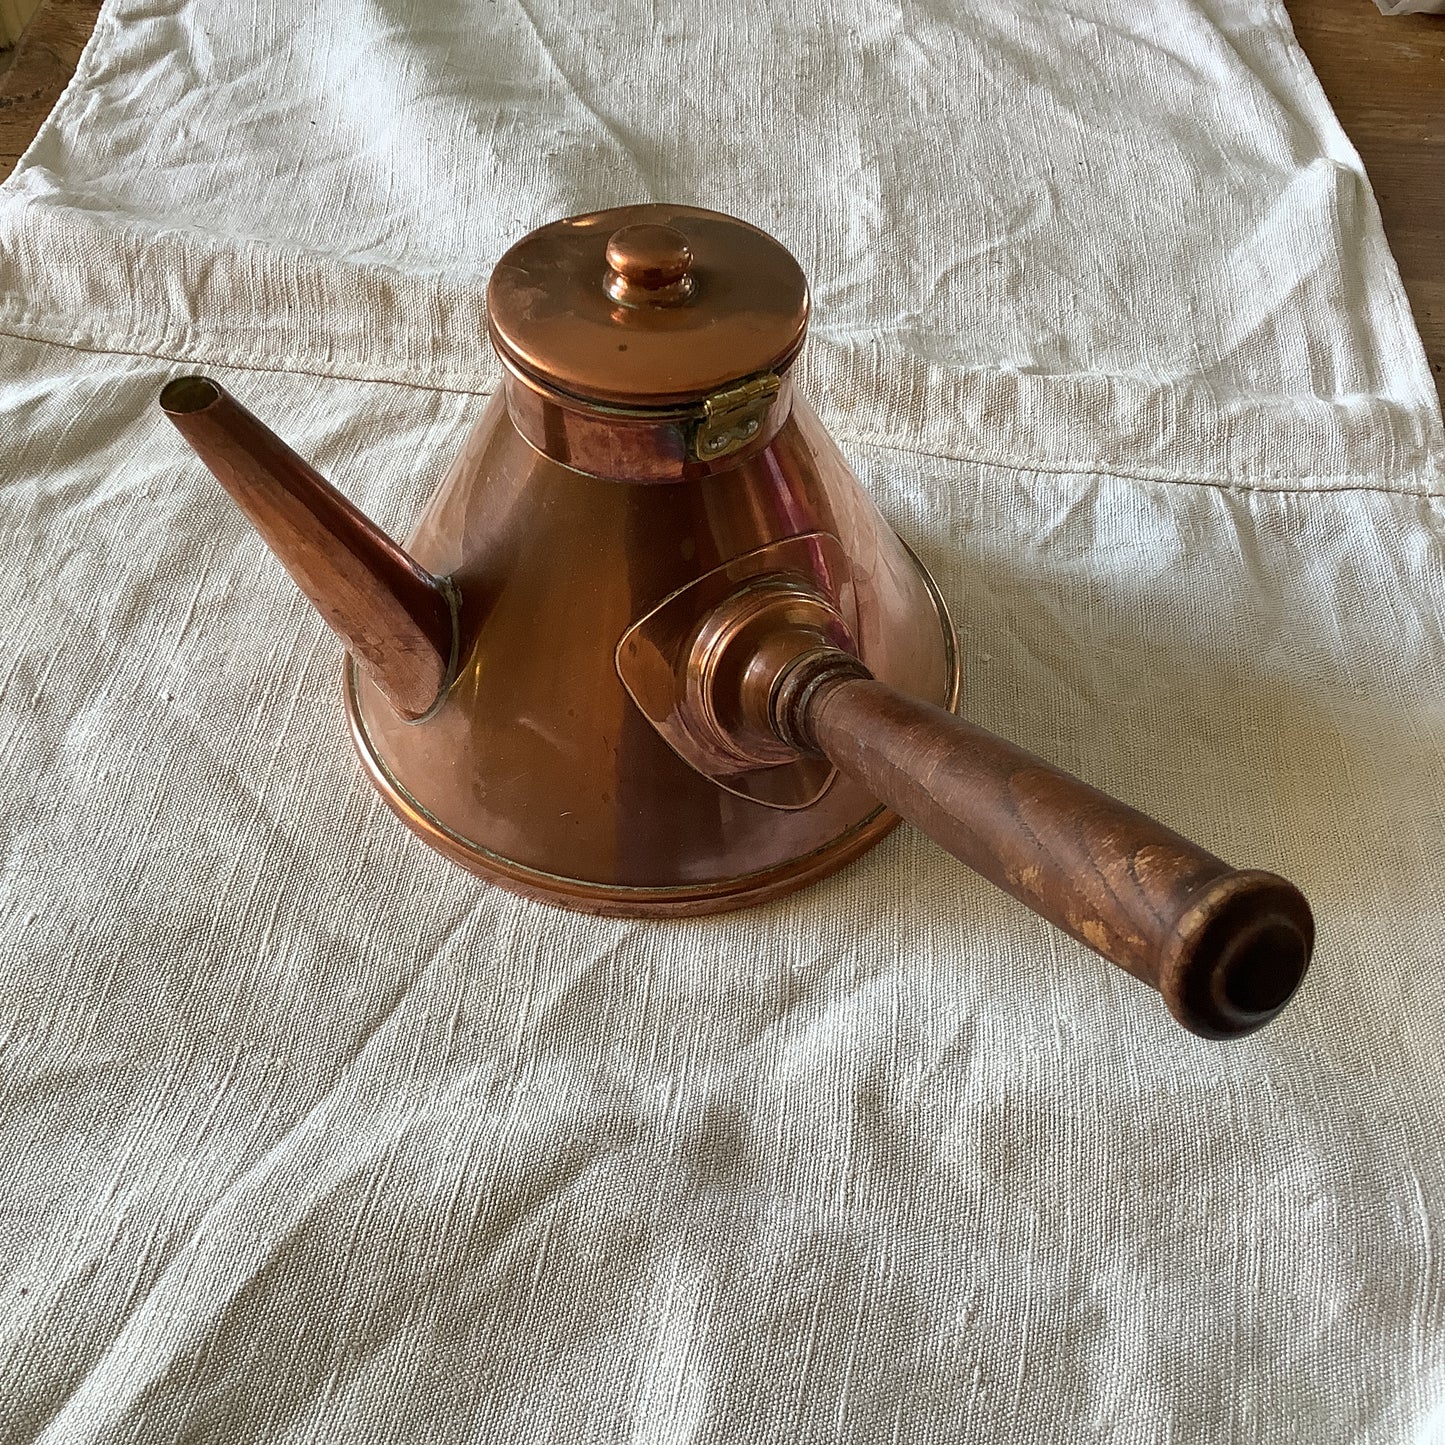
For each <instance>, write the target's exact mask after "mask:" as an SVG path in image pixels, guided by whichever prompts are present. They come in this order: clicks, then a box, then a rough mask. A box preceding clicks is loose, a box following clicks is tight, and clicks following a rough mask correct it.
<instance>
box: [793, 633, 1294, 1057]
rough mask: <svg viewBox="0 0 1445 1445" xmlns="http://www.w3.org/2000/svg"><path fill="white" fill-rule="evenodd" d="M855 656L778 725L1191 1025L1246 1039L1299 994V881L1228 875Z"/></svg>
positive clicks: (816, 680)
mask: <svg viewBox="0 0 1445 1445" xmlns="http://www.w3.org/2000/svg"><path fill="white" fill-rule="evenodd" d="M851 662H852V660H851V659H848V660H847V661H846V662H840V663H838V664H835V665H834V666H833V667H832V669H831V670H829V669H828V668H827V667H824V668H823V669H821V670H815V671H814V676H813V678H812V679H811V680H810V681H807V682H806V683H805V684H804V685H801V686H796V687H794V688H792V689H790V690H789V693H788V696H787V697H786V699H784V702H785V705H786V706H787V707H788V709H789V710H790V711H789V713H788V715H787V716H781V715H780V716H779V725H780V730H783V731H785V732H786V733H788V734H789V735H791V736H792V737H793V738H795V739H797V740H798V741H800V742H802V743H805V744H812V746H813V748H814V750H815V751H817V752H820V753H822V754H824V755H825V756H826V757H827V758H829V759H830V760H831V761H832V762H833V763H834V765H835V766H836V767H837V768H838V770H839V771H840V772H842V773H845V774H847V775H848V776H849V777H850V778H853V779H855V780H856V781H857V782H859V783H861V784H862V785H863V786H864V787H866V788H868V789H869V791H871V792H872V793H873V794H874V795H875V796H876V797H877V798H878V799H880V801H882V802H883V803H886V804H887V805H888V807H890V808H892V809H893V810H894V811H895V812H897V813H901V814H902V815H903V817H905V818H907V819H908V820H909V821H910V822H912V823H914V824H916V825H917V826H918V827H920V828H922V829H923V831H924V832H925V833H927V834H929V835H930V836H931V837H932V838H934V839H936V840H937V841H938V842H939V843H941V844H942V845H943V847H945V848H946V849H947V850H948V851H949V852H950V853H952V854H953V856H954V857H955V858H958V859H960V860H961V861H962V862H964V863H967V864H968V866H969V867H970V868H973V869H975V870H976V871H977V872H979V873H981V874H983V876H984V877H985V878H987V879H988V880H989V881H990V882H992V883H995V884H997V885H998V886H999V887H1000V888H1002V889H1004V890H1005V891H1006V892H1008V893H1011V894H1013V896H1014V897H1015V898H1017V899H1019V900H1020V901H1021V902H1023V903H1026V904H1027V905H1028V906H1029V907H1030V908H1032V909H1033V910H1034V911H1035V912H1036V913H1039V914H1041V915H1042V916H1043V917H1044V918H1047V919H1048V920H1049V922H1051V923H1054V924H1057V925H1058V927H1060V928H1062V929H1063V930H1064V931H1065V932H1066V933H1069V934H1072V935H1073V937H1075V938H1077V939H1078V940H1079V941H1080V942H1081V943H1085V944H1087V945H1088V946H1089V947H1090V948H1092V949H1094V950H1096V951H1097V952H1099V953H1101V954H1103V956H1104V957H1105V958H1107V959H1108V960H1109V961H1110V962H1111V963H1116V964H1118V965H1119V966H1120V967H1121V968H1124V969H1127V970H1128V971H1129V972H1130V973H1132V974H1133V975H1134V976H1135V977H1136V978H1140V979H1142V980H1143V981H1144V982H1145V983H1147V984H1149V985H1151V986H1152V987H1153V988H1156V989H1158V990H1159V992H1160V993H1162V994H1163V995H1164V1000H1165V1002H1166V1003H1167V1004H1168V1006H1169V1011H1170V1012H1171V1013H1172V1014H1173V1015H1174V1017H1175V1018H1176V1019H1178V1020H1179V1022H1180V1023H1182V1024H1183V1025H1184V1027H1185V1028H1187V1029H1190V1030H1192V1031H1193V1032H1194V1033H1197V1034H1202V1035H1204V1036H1205V1037H1206V1038H1224V1037H1228V1036H1231V1035H1235V1034H1244V1033H1249V1032H1251V1031H1252V1030H1254V1029H1257V1028H1259V1027H1260V1026H1261V1025H1262V1024H1265V1023H1267V1022H1268V1021H1269V1020H1270V1019H1271V1018H1273V1017H1274V1015H1275V1014H1277V1013H1278V1012H1279V1011H1280V1009H1282V1008H1283V1007H1284V1005H1285V1004H1286V1003H1287V1002H1288V1001H1289V998H1290V995H1291V994H1293V993H1294V991H1295V988H1296V987H1297V986H1298V984H1299V981H1300V979H1301V978H1302V977H1303V976H1304V972H1305V969H1306V967H1307V966H1308V964H1309V957H1310V949H1311V947H1312V946H1313V943H1314V922H1313V919H1312V918H1311V915H1310V909H1309V904H1308V903H1306V902H1305V899H1304V897H1303V896H1302V895H1301V893H1300V892H1299V890H1298V889H1297V888H1295V886H1294V885H1293V884H1292V883H1289V882H1287V881H1286V880H1285V879H1283V878H1280V877H1277V876H1276V875H1275V874H1273V873H1262V872H1253V871H1246V872H1242V871H1239V870H1236V869H1233V868H1231V867H1230V866H1229V865H1228V864H1227V863H1224V862H1222V861H1221V860H1220V859H1218V858H1216V857H1214V856H1213V854H1211V853H1206V852H1205V851H1204V849H1202V848H1200V847H1198V846H1197V845H1196V844H1194V843H1191V842H1190V841H1189V840H1188V839H1187V838H1183V837H1181V836H1180V835H1179V834H1178V833H1175V832H1174V831H1173V830H1172V829H1169V828H1166V827H1165V826H1164V825H1163V824H1162V823H1157V822H1155V821H1154V820H1153V819H1152V818H1148V817H1146V816H1145V815H1144V814H1143V813H1140V812H1137V811H1136V810H1135V809H1133V808H1130V807H1128V806H1126V805H1125V804H1124V803H1121V802H1119V801H1118V800H1117V799H1114V798H1111V797H1109V796H1108V795H1107V794H1106V793H1101V792H1100V791H1099V790H1098V789H1097V788H1091V787H1090V786H1089V785H1088V784H1087V783H1084V782H1081V781H1080V780H1079V779H1078V778H1076V777H1074V776H1073V775H1072V774H1070V773H1066V772H1064V771H1063V770H1062V769H1060V768H1056V767H1053V766H1052V765H1051V764H1049V763H1046V762H1044V761H1043V759H1042V758H1038V757H1035V756H1034V755H1033V754H1032V753H1029V752H1025V751H1024V749H1022V748H1020V747H1015V746H1014V745H1013V744H1012V743H1010V742H1006V741H1005V740H1004V739H1003V738H1000V737H996V736H994V734H992V733H989V732H986V731H984V729H982V728H979V727H975V726H974V725H973V724H971V723H968V722H965V721H963V719H961V718H958V717H955V716H954V715H953V714H952V713H949V712H945V711H944V710H943V709H942V708H939V707H934V706H932V705H931V704H929V703H925V702H918V701H916V700H914V699H911V698H907V697H903V696H901V695H900V694H899V693H896V692H894V691H893V690H892V689H891V688H889V687H885V686H884V685H883V684H882V683H879V682H877V681H875V680H874V679H873V678H871V677H868V676H866V675H859V674H860V672H861V668H860V667H859V666H858V665H857V664H856V663H852V665H851V666H849V665H848V664H849V663H851Z"/></svg>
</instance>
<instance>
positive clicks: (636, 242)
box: [603, 222, 697, 306]
mask: <svg viewBox="0 0 1445 1445" xmlns="http://www.w3.org/2000/svg"><path fill="white" fill-rule="evenodd" d="M606 256H607V265H608V272H607V279H606V281H605V282H604V283H603V284H604V286H605V288H606V291H607V294H608V295H609V296H610V297H611V298H612V299H613V300H614V301H619V302H621V303H622V305H624V306H681V305H682V304H683V303H684V302H685V301H687V300H688V298H689V297H690V296H692V294H693V292H694V291H696V290H697V279H696V277H694V276H693V274H692V271H691V267H692V247H691V246H689V245H688V244H687V237H686V236H684V235H683V234H682V232H681V231H679V230H676V229H675V228H674V227H672V226H658V225H651V224H648V223H646V222H644V223H643V224H641V225H633V226H623V227H622V229H621V230H620V231H614V232H613V233H612V235H611V237H610V238H609V239H608V242H607V252H606Z"/></svg>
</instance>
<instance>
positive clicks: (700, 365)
mask: <svg viewBox="0 0 1445 1445" xmlns="http://www.w3.org/2000/svg"><path fill="white" fill-rule="evenodd" d="M807 327H808V283H807V280H806V279H805V277H804V276H803V272H802V268H801V267H800V266H799V265H798V263H797V261H795V260H794V259H793V257H792V255H791V254H790V253H789V252H788V250H787V248H786V247H785V246H783V245H781V244H780V243H779V242H778V241H775V240H774V239H773V238H772V237H771V236H769V235H768V234H767V232H766V231H760V230H759V229H758V228H757V227H756V226H750V225H749V224H748V223H747V222H746V221H739V220H737V219H736V218H734V217H732V216H725V215H723V214H722V213H721V212H718V211H707V210H703V209H701V208H700V207H697V206H669V205H645V206H619V207H617V208H615V209H613V210H609V211H594V212H592V213H591V214H590V215H585V216H571V217H568V218H567V219H566V220H562V221H553V222H552V223H551V224H550V225H547V226H541V227H539V228H538V229H537V230H535V231H533V232H531V233H530V234H529V235H526V236H524V237H522V239H521V240H520V241H518V242H517V243H516V245H514V246H513V247H512V248H511V249H510V250H509V251H508V252H507V253H506V254H505V255H504V256H503V257H502V259H501V260H500V261H498V262H497V267H496V270H495V271H493V272H492V279H491V282H490V284H489V285H488V287H487V329H488V331H489V333H490V335H491V338H492V344H493V345H494V346H495V347H496V348H497V351H498V353H499V354H500V355H501V357H502V359H503V361H505V362H506V363H507V365H508V366H509V367H511V368H512V369H513V370H514V371H516V372H519V373H521V374H523V375H524V376H525V377H526V378H527V379H528V380H529V381H532V382H536V383H540V384H541V385H542V386H545V387H548V388H551V389H553V390H555V391H558V392H561V393H565V394H566V396H568V397H570V398H572V399H574V400H576V401H582V402H587V403H595V404H597V405H599V406H603V407H606V408H608V409H616V408H629V407H635V408H639V409H642V408H645V409H648V410H653V409H657V408H667V409H672V408H674V407H689V408H690V407H693V406H696V405H699V404H701V403H702V402H703V401H705V400H706V399H707V398H708V397H709V396H711V395H713V394H714V393H715V392H718V391H724V390H728V389H729V388H732V387H735V386H737V385H739V384H740V383H741V382H744V381H748V380H750V379H752V378H754V377H760V376H762V375H764V374H765V373H767V372H781V371H783V370H784V369H785V368H786V367H788V366H790V365H791V364H792V362H793V359H794V358H795V357H796V356H797V354H798V350H799V348H800V347H801V346H802V344H803V337H804V335H805V333H806V331H807Z"/></svg>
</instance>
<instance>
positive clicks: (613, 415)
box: [502, 357, 793, 482]
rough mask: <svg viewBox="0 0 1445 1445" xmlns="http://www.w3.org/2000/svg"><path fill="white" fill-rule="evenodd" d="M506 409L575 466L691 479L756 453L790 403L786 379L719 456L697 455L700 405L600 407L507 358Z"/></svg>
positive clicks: (533, 437)
mask: <svg viewBox="0 0 1445 1445" xmlns="http://www.w3.org/2000/svg"><path fill="white" fill-rule="evenodd" d="M502 365H503V366H504V367H506V369H507V377H506V382H505V387H506V396H507V409H508V410H509V411H510V412H511V416H512V424H513V426H515V427H516V428H517V430H518V431H519V432H520V433H521V434H522V436H523V437H524V438H526V440H527V441H529V442H530V443H531V444H532V445H533V446H534V447H536V448H537V450H538V451H539V452H541V453H542V454H543V455H544V456H548V457H551V458H552V460H553V461H556V462H563V463H565V464H566V465H567V466H569V467H571V468H573V469H574V470H575V471H579V472H587V473H588V474H589V475H590V476H594V477H601V478H604V479H607V480H611V481H618V482H678V481H695V480H696V479H697V478H698V477H705V476H710V475H712V474H714V473H717V472H722V471H726V470H728V469H730V468H731V467H732V466H733V465H734V464H735V463H737V462H739V461H742V460H744V459H745V458H747V457H750V456H755V455H756V454H757V453H758V452H760V451H762V449H763V448H764V447H765V446H767V445H768V443H769V442H771V441H772V439H773V438H774V437H775V436H777V434H778V432H779V430H780V429H781V428H782V425H783V423H784V422H785V421H786V420H787V419H788V414H789V412H790V411H791V410H792V406H793V390H792V380H791V378H790V377H788V376H783V377H779V378H778V389H777V391H776V393H775V394H774V395H773V396H772V397H771V398H765V399H764V401H763V404H762V405H761V406H760V407H759V408H758V409H757V411H756V414H755V415H756V421H757V425H756V427H755V428H754V430H753V432H752V434H751V435H750V436H748V437H746V438H743V439H741V440H740V442H739V444H738V445H737V446H735V447H733V448H731V449H730V450H729V451H727V452H726V453H725V454H724V455H722V456H720V457H711V456H706V455H700V454H699V452H698V448H697V440H698V434H699V432H700V430H701V429H702V428H703V427H704V426H705V425H706V422H707V418H706V416H705V414H704V412H703V409H702V408H701V407H699V406H682V407H657V408H649V409H646V410H644V409H642V408H634V409H631V410H628V411H622V410H599V409H598V408H597V407H596V406H594V405H592V404H591V403H588V402H582V401H578V400H577V399H576V398H575V397H569V396H564V395H563V394H562V393H561V392H557V391H552V390H551V389H549V388H547V387H544V386H542V385H541V384H540V383H538V382H536V381H534V380H533V379H532V378H531V377H530V376H528V375H527V374H526V373H525V372H522V371H518V370H517V369H516V368H515V367H513V366H512V365H511V364H510V363H509V362H508V361H507V359H506V357H503V358H502Z"/></svg>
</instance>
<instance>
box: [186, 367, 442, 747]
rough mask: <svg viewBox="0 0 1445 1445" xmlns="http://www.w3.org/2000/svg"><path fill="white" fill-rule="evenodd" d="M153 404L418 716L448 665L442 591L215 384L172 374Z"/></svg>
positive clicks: (379, 681)
mask: <svg viewBox="0 0 1445 1445" xmlns="http://www.w3.org/2000/svg"><path fill="white" fill-rule="evenodd" d="M160 404H161V409H162V410H163V411H164V412H165V414H166V415H167V416H168V417H169V418H170V419H171V421H172V422H173V423H174V425H175V427H176V430H177V431H179V432H180V434H181V435H182V436H183V437H185V439H186V440H187V441H188V442H189V443H190V444H191V446H192V447H193V448H195V451H196V455H197V456H199V457H200V459H201V460H202V461H203V462H204V463H205V464H206V466H207V467H209V468H210V470H211V472H212V473H213V474H214V475H215V478H216V480H217V481H218V482H220V484H221V485H222V486H223V487H224V488H225V489H226V490H227V491H228V492H229V493H230V494H231V497H232V499H233V500H234V501H235V503H236V505H237V506H238V507H240V509H241V510H242V511H243V512H244V513H245V514H246V516H247V517H248V518H249V519H250V521H251V523H252V525H253V526H254V527H255V528H256V530H257V531H258V532H260V534H261V536H262V537H263V538H265V540H266V545H267V546H268V547H270V548H271V550H272V551H273V552H274V553H275V554H276V556H277V557H278V558H279V559H280V562H281V565H282V566H283V567H285V568H286V570H287V571H288V572H289V573H290V574H291V576H292V579H293V580H294V581H295V583H296V585H297V586H298V587H300V589H301V590H302V591H303V592H304V593H305V594H306V596H307V597H308V598H310V600H311V602H312V604H313V605H314V606H315V608H316V610H317V611H318V612H319V613H320V614H321V615H322V617H323V618H325V620H326V622H327V624H328V625H329V626H330V627H331V629H332V631H334V632H335V633H336V634H337V636H339V637H340V638H341V640H342V641H343V642H344V643H345V644H346V647H347V650H348V651H350V652H351V653H352V654H353V655H354V656H355V657H356V659H357V661H358V662H360V663H361V665H362V666H363V667H364V668H365V669H366V670H367V672H368V673H370V675H371V677H372V678H373V679H374V681H375V682H376V685H377V686H378V687H379V688H380V689H381V691H382V692H383V693H385V695H386V697H387V700H388V701H389V702H390V703H391V705H392V706H393V707H394V708H396V710H397V711H398V712H399V713H400V714H401V715H402V716H403V717H407V718H417V717H421V716H422V715H423V714H424V713H426V712H427V711H428V710H429V709H430V708H431V707H432V706H433V705H434V704H435V702H436V700H437V698H438V697H439V696H440V695H441V692H442V689H443V687H444V686H445V685H446V683H447V680H448V674H449V671H450V669H451V667H452V665H453V663H454V660H455V657H454V654H455V636H456V621H455V607H454V598H455V593H454V591H453V590H452V588H451V586H450V584H449V583H446V582H443V581H442V580H440V579H438V578H436V577H433V576H432V575H431V573H429V572H427V571H426V570H424V569H423V568H421V567H419V566H418V565H417V564H416V563H415V562H414V561H413V560H412V559H411V558H410V557H409V556H408V555H407V554H406V552H405V551H404V550H403V549H402V548H401V547H399V546H397V544H396V543H395V542H393V541H392V540H391V538H390V537H388V536H387V535H386V533H385V532H383V531H381V529H380V528H379V527H377V526H375V525H374V524H373V523H372V522H370V521H369V520H368V519H367V518H366V517H365V516H363V515H362V514H361V513H360V512H359V511H357V510H356V508H355V507H353V506H352V505H351V503H350V502H348V501H347V500H346V498H345V497H343V496H342V495H341V493H340V492H338V491H337V490H336V488H335V487H333V486H331V484H330V483H329V482H327V481H326V479H325V478H324V477H322V476H320V475H319V474H318V473H317V472H316V471H314V470H313V469H312V468H311V467H309V466H308V465H307V464H306V463H305V462H304V461H302V460H301V458H300V457H298V456H297V455H296V453H295V452H293V451H292V450H291V448H290V447H288V446H287V445H286V444H285V443H284V442H283V441H282V440H281V439H280V438H279V437H278V436H277V435H276V434H275V433H274V432H272V431H271V430H270V429H269V428H268V427H266V426H265V425H264V424H263V423H262V422H260V421H258V420H257V419H256V418H255V417H254V416H252V415H251V413H250V412H249V411H247V410H246V408H245V407H243V406H242V405H241V404H240V403H239V402H238V401H237V400H236V399H235V398H234V397H233V396H231V395H230V393H229V392H227V391H226V390H225V388H224V387H222V386H219V385H218V384H217V383H216V382H214V381H211V380H210V379H209V378H207V377H204V376H182V377H178V378H177V379H176V380H175V381H172V382H170V383H169V384H168V385H167V386H166V387H165V388H164V389H163V390H162V392H161V395H160Z"/></svg>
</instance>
